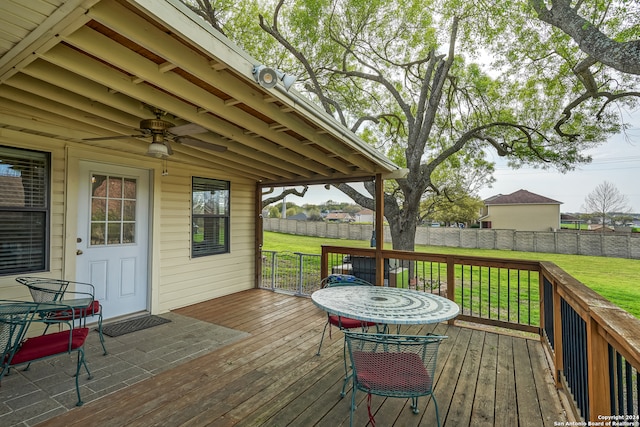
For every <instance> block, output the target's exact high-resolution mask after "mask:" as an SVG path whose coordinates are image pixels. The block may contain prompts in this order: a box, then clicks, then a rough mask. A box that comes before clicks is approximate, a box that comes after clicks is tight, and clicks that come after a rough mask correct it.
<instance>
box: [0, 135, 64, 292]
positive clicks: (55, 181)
mask: <svg viewBox="0 0 640 427" xmlns="http://www.w3.org/2000/svg"><path fill="white" fill-rule="evenodd" d="M0 144H1V145H4V146H6V147H13V148H24V149H28V150H36V151H43V152H47V153H51V177H50V182H51V192H50V194H51V201H50V205H51V213H50V215H51V234H50V242H49V247H50V251H51V252H50V253H51V256H50V271H48V272H42V273H38V275H39V276H42V277H61V276H62V271H63V255H62V254H63V247H64V211H65V209H64V192H65V179H64V165H65V160H64V145H63V144H62V143H61V142H60V141H56V140H54V139H50V138H45V137H42V136H37V135H27V134H22V133H20V132H16V131H12V130H9V129H0ZM18 276H19V275H18ZM16 277H17V276H4V277H0V298H2V299H27V300H29V299H30V295H29V293H28V291H27V289H26V288H25V287H24V286H22V285H19V284H18V283H17V282H16V281H15V278H16Z"/></svg>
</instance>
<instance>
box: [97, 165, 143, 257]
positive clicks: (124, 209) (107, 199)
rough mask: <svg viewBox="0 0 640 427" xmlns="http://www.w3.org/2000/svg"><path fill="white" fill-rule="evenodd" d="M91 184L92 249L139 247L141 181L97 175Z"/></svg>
mask: <svg viewBox="0 0 640 427" xmlns="http://www.w3.org/2000/svg"><path fill="white" fill-rule="evenodd" d="M91 183H92V196H91V245H92V246H101V245H121V244H132V243H135V242H136V235H135V230H136V196H137V181H136V180H135V179H133V178H125V177H119V176H112V175H99V174H94V175H92V177H91Z"/></svg>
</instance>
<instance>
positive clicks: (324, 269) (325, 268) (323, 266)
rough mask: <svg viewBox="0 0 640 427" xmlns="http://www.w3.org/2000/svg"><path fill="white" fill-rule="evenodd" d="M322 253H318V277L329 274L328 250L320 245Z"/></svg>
mask: <svg viewBox="0 0 640 427" xmlns="http://www.w3.org/2000/svg"><path fill="white" fill-rule="evenodd" d="M321 249H322V253H321V255H320V279H322V278H324V277H327V276H328V275H329V252H328V251H327V248H326V247H324V246H322V247H321Z"/></svg>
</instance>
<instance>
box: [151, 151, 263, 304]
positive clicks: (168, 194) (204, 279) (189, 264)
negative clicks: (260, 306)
mask: <svg viewBox="0 0 640 427" xmlns="http://www.w3.org/2000/svg"><path fill="white" fill-rule="evenodd" d="M193 176H198V177H203V178H213V179H220V180H228V181H230V183H231V199H230V212H231V225H230V233H231V240H230V244H229V247H230V252H229V253H226V254H219V255H211V256H205V257H198V258H191V178H192V177H193ZM160 181H161V183H160V185H161V186H162V190H161V198H162V199H161V202H160V206H159V209H160V223H159V224H160V227H159V228H160V243H159V269H158V272H159V277H158V282H159V284H158V286H159V292H158V312H160V313H162V312H166V311H169V310H173V309H175V308H179V307H184V306H187V305H190V304H194V303H197V302H200V301H204V300H207V299H211V298H215V297H219V296H222V295H227V294H231V293H234V292H238V291H241V290H245V289H250V288H252V287H254V282H255V280H254V273H255V262H254V261H255V256H254V243H255V221H254V215H253V213H254V206H253V202H254V194H255V190H254V188H255V187H254V184H253V183H251V182H249V181H246V180H236V179H233V178H231V177H229V176H225V174H224V173H222V172H220V173H212V171H211V170H209V169H205V168H197V167H193V166H190V167H181V165H179V164H175V165H174V164H171V163H170V166H169V175H167V176H163V177H161V179H160Z"/></svg>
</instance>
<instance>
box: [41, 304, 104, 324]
mask: <svg viewBox="0 0 640 427" xmlns="http://www.w3.org/2000/svg"><path fill="white" fill-rule="evenodd" d="M98 313H100V301H93V303H91V304H90V305H89V306H88V307H83V308H75V309H74V310H73V316H71V315H70V313H69V310H61V311H56V312H55V313H53V314H52V316H51V317H53V318H55V319H56V320H72V319H79V318H81V317H87V316H93V315H95V314H98Z"/></svg>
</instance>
